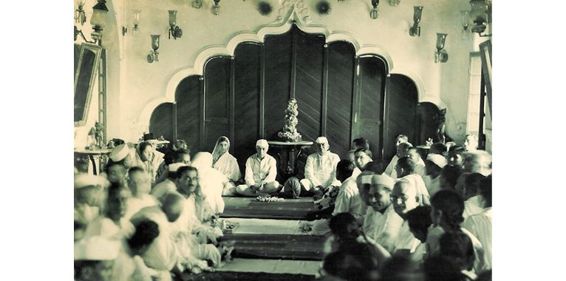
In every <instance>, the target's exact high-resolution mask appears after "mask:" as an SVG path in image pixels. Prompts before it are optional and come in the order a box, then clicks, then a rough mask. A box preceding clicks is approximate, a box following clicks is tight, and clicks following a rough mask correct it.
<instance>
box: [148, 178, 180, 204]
mask: <svg viewBox="0 0 566 281" xmlns="http://www.w3.org/2000/svg"><path fill="white" fill-rule="evenodd" d="M176 190H177V185H176V184H175V183H174V182H173V181H171V180H170V179H165V180H164V181H162V182H160V183H158V184H157V185H155V186H154V187H153V188H152V189H151V195H153V197H155V198H156V199H158V200H160V199H161V198H162V197H163V196H165V194H167V193H168V192H172V191H176Z"/></svg>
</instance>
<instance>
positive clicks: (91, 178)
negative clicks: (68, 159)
mask: <svg viewBox="0 0 566 281" xmlns="http://www.w3.org/2000/svg"><path fill="white" fill-rule="evenodd" d="M109 184H110V183H109V182H108V180H106V179H105V178H104V177H101V176H95V175H91V174H77V175H75V189H79V188H83V187H87V186H99V187H107V186H108V185H109Z"/></svg>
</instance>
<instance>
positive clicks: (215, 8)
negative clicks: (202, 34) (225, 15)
mask: <svg viewBox="0 0 566 281" xmlns="http://www.w3.org/2000/svg"><path fill="white" fill-rule="evenodd" d="M213 1H214V4H213V5H212V13H213V14H214V15H219V14H220V4H219V3H220V0H213Z"/></svg>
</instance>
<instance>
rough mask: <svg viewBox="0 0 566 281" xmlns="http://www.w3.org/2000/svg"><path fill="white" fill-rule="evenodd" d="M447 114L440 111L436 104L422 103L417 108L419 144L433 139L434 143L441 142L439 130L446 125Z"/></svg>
mask: <svg viewBox="0 0 566 281" xmlns="http://www.w3.org/2000/svg"><path fill="white" fill-rule="evenodd" d="M445 114H446V112H445V111H443V110H440V109H439V108H438V107H437V106H436V105H435V104H434V103H431V102H421V103H419V104H418V106H417V126H416V131H417V140H416V142H417V144H424V143H425V142H426V140H427V139H429V138H431V139H432V140H433V141H434V142H437V141H439V140H440V136H439V130H440V127H442V124H444V121H445Z"/></svg>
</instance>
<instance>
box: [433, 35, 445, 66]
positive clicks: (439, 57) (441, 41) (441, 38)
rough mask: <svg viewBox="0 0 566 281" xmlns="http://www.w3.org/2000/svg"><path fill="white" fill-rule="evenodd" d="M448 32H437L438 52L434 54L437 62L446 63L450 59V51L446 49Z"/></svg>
mask: <svg viewBox="0 0 566 281" xmlns="http://www.w3.org/2000/svg"><path fill="white" fill-rule="evenodd" d="M446 36H448V34H446V33H436V53H435V54H434V62H435V63H439V62H441V63H445V62H447V61H448V53H447V52H446V50H444V45H445V44H446Z"/></svg>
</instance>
